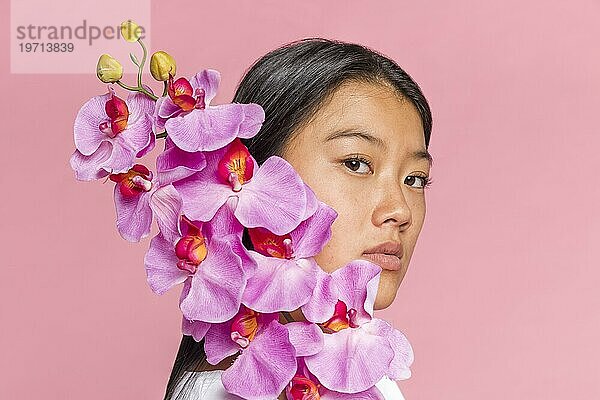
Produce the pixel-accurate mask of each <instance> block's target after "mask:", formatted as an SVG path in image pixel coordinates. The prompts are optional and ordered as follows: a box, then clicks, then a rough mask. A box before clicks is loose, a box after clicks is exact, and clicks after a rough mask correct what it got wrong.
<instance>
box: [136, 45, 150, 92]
mask: <svg viewBox="0 0 600 400" xmlns="http://www.w3.org/2000/svg"><path fill="white" fill-rule="evenodd" d="M138 43H139V44H140V46H142V50H143V51H144V54H143V55H142V62H141V63H140V65H139V69H138V87H142V71H143V70H144V64H145V63H146V56H147V55H148V51H147V50H146V46H144V42H142V39H138Z"/></svg>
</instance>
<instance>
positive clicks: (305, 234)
mask: <svg viewBox="0 0 600 400" xmlns="http://www.w3.org/2000/svg"><path fill="white" fill-rule="evenodd" d="M337 215H338V214H337V212H336V211H335V210H334V209H333V208H331V207H329V206H328V205H327V204H325V203H321V202H319V206H318V208H317V211H316V212H315V213H314V214H313V215H312V216H311V217H309V218H308V219H306V220H304V221H302V222H301V223H300V225H298V227H297V228H296V229H294V230H293V231H292V232H291V233H290V236H291V237H292V243H295V245H294V255H295V257H297V258H307V257H313V256H315V255H317V254H319V253H320V252H321V250H322V249H323V246H325V244H326V243H327V242H328V241H329V239H330V238H331V224H333V221H334V220H335V219H336V218H337Z"/></svg>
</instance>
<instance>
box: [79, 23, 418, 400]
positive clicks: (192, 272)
mask: <svg viewBox="0 0 600 400" xmlns="http://www.w3.org/2000/svg"><path fill="white" fill-rule="evenodd" d="M135 26H136V25H135V23H133V22H132V21H126V22H124V23H123V24H122V25H121V29H122V33H123V37H124V38H125V39H126V40H128V41H130V42H138V43H139V44H140V45H141V46H142V50H143V58H142V61H141V62H140V61H138V59H137V58H136V57H135V56H134V55H133V54H131V60H132V61H133V63H134V64H135V65H136V66H137V67H138V85H137V86H135V87H134V86H128V85H125V84H124V83H123V82H121V77H122V67H121V66H120V64H119V63H118V61H116V60H114V59H113V58H112V57H110V56H109V55H107V54H104V55H103V56H102V57H100V60H99V62H98V70H97V75H98V77H99V78H100V80H101V81H103V82H105V83H108V84H109V85H108V92H107V93H105V94H101V95H98V96H95V97H92V98H91V99H89V100H88V101H87V102H86V103H85V104H84V105H83V106H82V107H81V109H80V110H79V112H78V113H77V116H76V118H75V123H74V140H75V147H76V150H75V152H74V153H73V155H72V157H71V160H70V162H71V166H72V168H73V169H74V171H75V176H76V178H77V179H78V180H84V181H92V180H99V179H103V178H107V179H110V180H111V181H113V182H114V183H115V186H114V202H115V206H116V215H117V221H116V225H117V229H118V231H119V233H120V235H121V236H122V237H123V238H124V239H126V240H128V241H131V242H138V241H140V240H141V239H142V238H145V237H147V236H148V235H149V234H150V230H151V225H152V222H153V221H156V224H157V225H158V230H159V232H158V234H157V235H156V236H154V237H153V238H152V239H151V241H150V247H149V250H148V252H147V253H146V255H145V259H144V263H145V270H146V274H147V280H148V283H149V286H150V288H151V289H152V290H153V291H154V292H155V293H157V294H159V295H160V294H163V293H165V292H166V291H168V290H169V289H171V288H173V287H175V286H177V285H179V284H182V290H181V295H180V300H179V306H180V310H181V313H182V316H183V317H182V332H183V333H184V334H186V335H191V336H193V337H194V339H195V340H196V341H201V340H202V339H204V350H205V353H206V357H207V361H208V362H209V363H211V364H213V365H216V364H218V363H220V362H221V361H222V360H224V359H225V358H227V357H229V356H232V355H236V354H238V356H237V358H236V359H235V361H234V362H233V364H232V365H231V366H230V367H229V368H227V369H226V370H225V371H224V372H223V373H222V376H221V379H222V383H223V386H224V387H225V389H226V390H227V391H228V392H230V393H232V394H235V395H237V396H240V397H242V398H245V399H275V398H277V397H278V395H279V394H280V393H282V392H285V395H286V396H287V399H290V400H291V399H294V400H298V399H356V398H364V399H383V396H382V395H381V393H380V392H379V390H378V389H377V388H376V386H375V384H376V383H377V382H378V381H379V380H380V379H382V378H383V377H384V376H387V377H389V378H390V379H394V380H400V379H407V378H409V377H410V365H411V363H412V361H413V353H412V348H411V346H410V344H409V342H408V340H407V339H406V337H405V336H404V335H403V334H402V333H401V332H400V331H398V330H396V329H394V328H393V327H392V326H391V325H390V324H389V323H388V322H386V321H384V320H382V319H378V318H375V317H374V309H373V305H374V301H375V296H376V294H377V289H378V285H379V279H380V273H381V267H379V266H378V265H376V264H373V263H371V262H369V261H366V260H354V261H352V262H350V263H348V264H347V265H344V266H341V268H339V269H337V270H335V271H334V272H332V273H326V272H324V271H323V270H322V269H321V268H320V267H319V265H318V264H317V263H316V261H315V259H314V256H315V255H316V254H318V253H319V252H320V251H321V250H322V248H323V246H324V245H325V243H326V242H327V241H328V240H329V238H330V236H331V224H332V223H333V221H334V220H335V218H336V217H337V213H336V212H335V211H334V210H333V209H332V208H331V207H329V206H328V205H326V204H325V203H323V202H321V201H319V200H318V199H317V197H316V195H315V193H314V192H313V191H312V190H311V189H310V187H309V186H308V185H306V184H305V183H304V182H303V181H302V179H301V178H300V176H299V175H298V174H297V173H296V171H295V170H294V169H293V167H292V166H291V165H290V164H289V163H288V162H287V161H286V160H284V159H283V158H280V157H277V156H272V157H269V158H268V159H267V160H266V161H265V162H264V163H263V164H262V165H260V166H259V165H258V163H257V161H256V160H255V159H254V157H253V156H252V155H251V154H250V152H249V151H248V148H247V147H246V146H245V145H244V144H243V143H242V141H241V140H240V139H248V138H252V137H253V136H254V135H256V134H257V133H258V132H259V130H260V128H261V126H262V123H263V122H264V119H265V114H264V110H263V109H262V107H261V106H260V105H258V104H240V103H231V104H221V105H214V104H211V101H212V100H213V99H214V97H215V95H216V93H217V90H218V87H219V84H220V80H221V77H220V74H219V72H217V71H215V70H212V69H205V70H202V71H200V72H198V73H197V74H195V75H194V76H192V77H190V78H189V79H188V78H186V77H179V78H178V79H175V74H176V65H175V61H174V59H173V58H172V57H171V56H170V55H169V54H167V53H166V52H163V51H160V52H157V53H154V54H153V55H152V57H151V60H150V71H151V73H152V76H153V77H154V78H155V79H156V80H158V81H162V82H163V83H164V90H163V93H162V95H161V96H156V95H155V94H154V92H153V90H152V89H151V88H150V87H149V86H147V85H143V84H142V79H141V77H142V70H143V67H144V63H145V60H146V54H147V53H146V48H145V46H144V44H143V43H142V41H141V40H140V38H139V36H136V35H135V33H131V32H135V31H136V29H135ZM114 83H116V84H117V85H119V86H121V87H122V88H124V89H126V90H128V91H130V92H131V93H130V94H129V95H128V96H127V98H126V99H124V98H122V97H119V96H118V95H117V93H116V92H115V90H114V88H113V86H111V85H112V84H114ZM160 138H163V139H164V140H165V143H164V151H163V152H162V153H161V154H160V155H159V156H158V157H157V159H156V163H155V166H154V168H153V170H150V169H149V168H148V167H147V166H145V165H143V164H141V163H139V162H138V159H140V158H142V157H144V156H145V155H146V154H147V153H148V152H150V151H151V150H152V149H153V148H154V146H155V143H156V140H157V139H160ZM244 231H247V233H248V235H249V237H250V239H251V242H252V245H253V249H247V248H246V247H245V246H244V244H243V243H242V235H243V233H244ZM297 309H300V310H301V311H302V314H303V315H304V317H305V318H306V321H294V320H293V319H292V318H291V314H290V312H291V311H294V310H297ZM280 317H282V318H280ZM282 322H283V323H282Z"/></svg>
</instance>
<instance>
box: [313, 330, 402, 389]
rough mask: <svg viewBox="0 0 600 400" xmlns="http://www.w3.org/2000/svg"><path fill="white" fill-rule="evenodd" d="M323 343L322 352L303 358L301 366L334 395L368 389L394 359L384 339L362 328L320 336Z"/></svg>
mask: <svg viewBox="0 0 600 400" xmlns="http://www.w3.org/2000/svg"><path fill="white" fill-rule="evenodd" d="M323 339H324V341H323V349H322V350H321V351H320V352H319V353H317V354H315V355H312V356H308V357H305V358H304V362H305V363H306V366H307V367H308V369H309V370H310V372H311V373H312V374H314V375H315V376H317V377H318V378H319V381H320V382H321V383H322V384H323V386H325V387H326V388H328V389H330V390H334V391H337V392H342V393H356V392H361V391H364V390H367V389H369V388H370V387H372V386H373V385H375V384H376V383H377V382H378V381H379V380H380V379H381V378H382V377H383V376H384V374H385V373H386V372H387V370H388V367H389V365H390V362H391V361H392V359H393V357H394V352H393V350H392V349H391V348H390V346H389V343H388V340H387V339H386V338H384V337H381V336H376V335H370V334H368V333H367V332H366V331H365V330H362V329H361V328H346V329H342V330H341V331H339V332H336V333H332V334H325V335H323ZM374 354H377V357H374V356H373V355H374Z"/></svg>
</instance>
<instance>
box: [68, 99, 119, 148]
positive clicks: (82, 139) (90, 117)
mask: <svg viewBox="0 0 600 400" xmlns="http://www.w3.org/2000/svg"><path fill="white" fill-rule="evenodd" d="M110 97H111V93H106V94H103V95H100V96H94V97H92V98H91V99H89V100H88V101H87V102H86V103H85V104H84V105H83V106H82V107H81V108H80V109H79V111H78V112H77V116H76V117H75V123H74V126H73V133H74V139H75V147H76V148H77V150H79V151H80V152H81V154H83V155H85V156H89V155H91V154H92V153H94V152H95V151H96V149H97V148H98V147H99V146H100V143H102V142H103V141H104V140H106V139H107V138H108V137H107V136H106V134H105V133H103V132H102V131H101V130H100V128H99V126H100V124H101V123H102V122H105V121H107V120H108V116H107V115H106V110H105V108H104V107H105V104H106V102H107V101H108V100H109V99H110Z"/></svg>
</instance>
